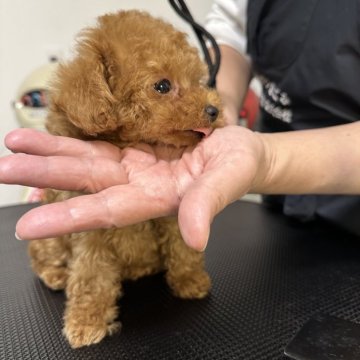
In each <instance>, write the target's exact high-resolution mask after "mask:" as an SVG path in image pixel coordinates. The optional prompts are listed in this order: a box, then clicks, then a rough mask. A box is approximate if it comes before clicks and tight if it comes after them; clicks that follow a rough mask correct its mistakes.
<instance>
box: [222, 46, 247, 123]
mask: <svg viewBox="0 0 360 360" xmlns="http://www.w3.org/2000/svg"><path fill="white" fill-rule="evenodd" d="M220 51H221V65H220V69H219V72H218V75H217V77H216V89H217V91H218V93H219V95H220V97H221V100H222V103H223V106H224V117H225V120H226V123H227V125H236V124H237V120H238V117H239V114H240V110H241V108H242V105H243V101H244V99H245V96H246V93H247V91H248V87H249V82H250V78H251V64H250V60H249V59H248V58H247V57H245V56H244V55H242V54H240V53H239V52H238V51H237V50H235V49H233V48H232V47H230V46H227V45H220Z"/></svg>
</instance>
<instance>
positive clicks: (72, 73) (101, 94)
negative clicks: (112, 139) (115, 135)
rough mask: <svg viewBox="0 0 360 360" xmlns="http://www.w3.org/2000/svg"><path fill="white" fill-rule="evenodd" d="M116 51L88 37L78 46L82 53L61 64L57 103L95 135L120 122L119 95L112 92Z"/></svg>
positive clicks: (54, 94)
mask: <svg viewBox="0 0 360 360" xmlns="http://www.w3.org/2000/svg"><path fill="white" fill-rule="evenodd" d="M112 62H113V61H112V54H111V53H110V52H109V51H106V49H105V48H104V47H102V46H101V44H99V42H96V41H95V39H92V41H91V39H88V41H86V42H83V43H82V44H81V45H79V46H78V56H77V57H76V58H75V59H74V60H73V61H71V62H70V63H68V64H65V65H62V66H60V67H59V71H58V74H57V80H56V81H55V83H54V93H53V99H52V101H53V103H54V105H55V106H56V107H57V108H60V109H61V111H62V112H64V113H65V115H66V117H67V118H68V119H69V121H70V122H72V123H73V124H74V125H75V126H76V127H78V128H80V129H81V130H82V131H83V132H84V133H86V134H89V135H95V134H97V133H101V132H104V131H109V130H114V129H116V127H117V126H118V124H117V117H116V113H115V107H116V99H115V97H114V96H113V94H112V92H111V86H110V83H111V81H112V80H113V76H112V72H113V71H114V64H112Z"/></svg>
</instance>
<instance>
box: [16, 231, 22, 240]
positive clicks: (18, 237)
mask: <svg viewBox="0 0 360 360" xmlns="http://www.w3.org/2000/svg"><path fill="white" fill-rule="evenodd" d="M15 238H16V239H17V240H22V238H21V237H20V236H19V235H18V234H17V233H16V232H15Z"/></svg>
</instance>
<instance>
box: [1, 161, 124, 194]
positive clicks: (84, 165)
mask: <svg viewBox="0 0 360 360" xmlns="http://www.w3.org/2000/svg"><path fill="white" fill-rule="evenodd" d="M64 169H66V171H64ZM0 182H1V183H4V184H19V185H26V186H32V187H38V188H46V187H49V188H53V189H58V190H72V191H84V192H97V191H100V190H103V189H105V188H107V187H110V186H114V185H119V184H126V183H127V182H128V176H127V172H126V169H125V168H124V166H122V165H121V164H119V163H117V162H114V161H111V160H108V159H105V158H94V159H92V158H74V157H68V156H50V157H43V156H35V155H26V154H16V155H9V156H6V157H3V158H1V159H0Z"/></svg>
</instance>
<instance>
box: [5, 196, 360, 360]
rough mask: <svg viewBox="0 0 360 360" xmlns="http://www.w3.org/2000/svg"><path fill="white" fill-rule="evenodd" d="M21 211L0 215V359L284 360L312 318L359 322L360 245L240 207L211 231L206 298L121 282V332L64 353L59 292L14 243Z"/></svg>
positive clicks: (157, 284) (158, 279)
mask: <svg viewBox="0 0 360 360" xmlns="http://www.w3.org/2000/svg"><path fill="white" fill-rule="evenodd" d="M29 208H30V205H24V206H14V207H8V208H2V209H0V360H11V359H26V360H27V359H51V360H54V359H66V360H71V359H80V360H81V359H86V360H91V359H124V360H126V359H136V360H138V359H139V360H141V359H144V360H145V359H146V360H152V359H154V360H155V359H156V360H159V359H165V360H168V359H175V360H176V359H186V360H190V359H206V360H212V359H213V360H219V359H245V360H252V359H254V360H262V359H263V360H271V359H285V357H284V355H282V354H283V349H284V347H285V345H286V344H287V343H288V342H289V341H290V339H291V338H292V337H293V335H294V334H295V333H296V332H297V330H298V329H299V328H300V327H301V326H302V325H303V324H304V323H305V322H306V321H307V320H308V319H309V318H310V317H311V316H312V315H314V314H316V313H318V312H322V313H327V314H331V315H335V316H338V317H341V318H343V319H348V320H352V321H355V322H358V321H360V239H356V238H352V237H351V236H350V235H348V234H344V233H342V232H338V231H337V230H336V229H334V228H328V227H325V226H324V225H323V224H322V223H319V224H317V225H315V226H305V227H299V226H297V225H295V224H292V223H289V222H287V221H286V220H285V219H284V218H283V217H282V216H281V215H278V214H276V213H273V212H271V211H269V210H267V209H265V208H263V207H262V206H261V205H258V204H252V203H246V202H238V203H235V204H233V205H231V206H230V207H228V208H227V209H226V210H225V211H224V212H223V213H222V214H221V215H219V216H218V217H217V219H216V221H215V223H214V224H213V228H212V235H211V240H210V244H209V246H208V249H207V268H208V270H209V272H210V274H211V277H212V280H213V289H212V292H211V296H210V297H209V298H208V299H205V300H201V301H183V300H179V299H176V298H174V297H172V296H171V294H170V292H169V291H168V288H167V286H166V284H165V282H164V281H163V278H162V276H155V277H151V278H145V279H143V280H140V281H138V282H136V283H129V284H127V285H126V286H125V295H124V297H123V298H122V299H121V300H120V305H121V315H120V319H121V321H122V323H123V330H122V332H121V333H120V334H116V335H114V336H112V337H107V338H106V339H105V340H104V341H103V342H101V343H100V344H99V345H94V346H91V347H88V348H85V349H79V350H71V349H70V348H69V346H68V345H67V343H66V341H65V340H64V338H63V337H62V335H61V328H62V313H63V309H64V294H63V293H62V292H53V291H50V290H48V289H47V288H46V287H45V286H44V285H43V284H42V283H41V282H40V281H39V280H38V279H37V278H36V277H35V276H34V275H33V273H32V272H31V269H30V267H29V261H28V258H27V254H26V243H25V242H20V241H17V240H15V238H14V228H15V222H16V219H17V218H18V217H19V216H20V215H21V214H22V213H24V212H25V211H26V210H27V209H29Z"/></svg>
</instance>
